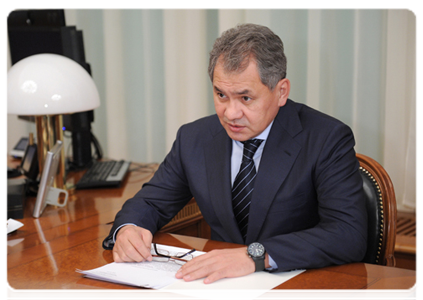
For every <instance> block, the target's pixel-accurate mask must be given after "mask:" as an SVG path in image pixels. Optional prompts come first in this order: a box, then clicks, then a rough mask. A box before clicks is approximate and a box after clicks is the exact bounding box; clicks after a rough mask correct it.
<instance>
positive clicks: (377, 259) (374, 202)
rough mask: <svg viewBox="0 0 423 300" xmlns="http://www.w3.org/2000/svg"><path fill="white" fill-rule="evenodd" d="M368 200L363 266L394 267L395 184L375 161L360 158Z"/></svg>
mask: <svg viewBox="0 0 423 300" xmlns="http://www.w3.org/2000/svg"><path fill="white" fill-rule="evenodd" d="M357 158H358V161H359V163H360V174H361V177H362V178H363V188H364V191H365V194H366V199H367V211H368V242H367V244H368V246H367V252H366V255H365V257H364V260H363V262H365V263H371V264H378V265H385V266H392V267H394V266H395V257H394V251H395V237H396V222H397V205H396V200H395V191H394V187H393V185H392V181H391V179H390V177H389V175H388V173H387V172H386V170H385V169H384V168H383V167H382V166H381V165H380V164H379V163H378V162H376V161H375V160H374V159H372V158H370V157H368V156H365V155H362V154H357Z"/></svg>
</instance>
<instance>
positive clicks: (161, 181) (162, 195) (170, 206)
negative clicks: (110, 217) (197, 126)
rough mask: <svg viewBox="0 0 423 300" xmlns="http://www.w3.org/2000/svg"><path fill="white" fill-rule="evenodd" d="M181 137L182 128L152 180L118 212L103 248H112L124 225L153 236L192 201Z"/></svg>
mask: <svg viewBox="0 0 423 300" xmlns="http://www.w3.org/2000/svg"><path fill="white" fill-rule="evenodd" d="M180 134H181V129H180V130H179V131H178V134H177V138H176V140H175V142H174V144H173V146H172V149H171V151H170V152H169V154H168V155H167V156H166V158H165V159H164V161H163V163H161V164H160V167H159V169H158V170H157V171H156V172H155V174H154V176H153V178H152V179H151V180H150V181H149V182H148V183H145V184H144V185H143V187H142V189H141V190H140V191H139V192H138V193H137V194H136V195H135V196H134V197H132V198H131V199H129V200H127V201H126V202H125V203H124V205H123V206H122V209H121V210H120V211H119V212H118V213H117V215H116V217H115V220H114V223H113V227H112V229H111V230H110V233H109V235H108V236H107V237H106V238H105V239H104V241H103V248H105V249H113V246H114V234H115V232H116V231H117V230H118V229H119V228H120V227H121V226H122V225H123V224H127V223H129V224H134V225H137V226H140V227H142V228H145V229H148V230H150V231H151V233H152V234H153V235H154V233H155V232H156V231H157V230H159V229H160V228H161V227H163V226H164V225H166V224H167V223H168V222H169V221H170V220H171V219H172V218H173V217H174V216H175V215H176V214H177V213H178V211H179V210H181V209H182V208H183V207H184V206H185V204H186V203H187V202H188V201H189V200H190V199H191V198H192V194H191V192H190V189H189V186H188V183H187V180H186V176H185V173H184V170H183V167H182V164H181V159H180V145H181V143H180Z"/></svg>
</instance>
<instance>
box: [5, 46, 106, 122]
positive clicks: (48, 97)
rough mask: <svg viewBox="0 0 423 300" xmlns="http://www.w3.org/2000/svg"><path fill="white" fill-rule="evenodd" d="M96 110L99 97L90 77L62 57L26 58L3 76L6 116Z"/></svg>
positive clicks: (81, 68) (36, 56)
mask: <svg viewBox="0 0 423 300" xmlns="http://www.w3.org/2000/svg"><path fill="white" fill-rule="evenodd" d="M99 106H100V97H99V94H98V91H97V88H96V86H95V83H94V81H93V79H92V78H91V76H90V74H89V73H88V72H87V71H86V70H85V69H84V68H83V67H82V66H80V65H79V64H78V63H77V62H75V61H74V60H72V59H70V58H67V57H65V56H62V55H58V54H36V55H33V56H29V57H26V58H24V59H22V60H20V61H19V62H17V63H16V64H14V65H13V66H12V67H11V68H10V70H9V72H8V73H7V112H8V113H9V114H16V115H57V114H66V113H74V112H82V111H88V110H92V109H94V108H96V107H99Z"/></svg>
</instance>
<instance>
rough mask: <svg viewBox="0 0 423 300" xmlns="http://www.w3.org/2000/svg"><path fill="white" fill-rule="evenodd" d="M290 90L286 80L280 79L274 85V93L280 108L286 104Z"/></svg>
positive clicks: (288, 82) (289, 84) (289, 83)
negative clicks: (276, 95)
mask: <svg viewBox="0 0 423 300" xmlns="http://www.w3.org/2000/svg"><path fill="white" fill-rule="evenodd" d="M290 90H291V82H290V81H289V79H288V78H284V79H281V80H280V81H279V82H278V84H277V85H276V92H277V93H278V105H279V107H282V106H284V105H285V104H286V101H287V100H288V97H289V92H290Z"/></svg>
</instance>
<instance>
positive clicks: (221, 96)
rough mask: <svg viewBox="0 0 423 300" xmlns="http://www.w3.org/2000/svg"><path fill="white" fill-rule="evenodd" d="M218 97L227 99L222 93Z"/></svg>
mask: <svg viewBox="0 0 423 300" xmlns="http://www.w3.org/2000/svg"><path fill="white" fill-rule="evenodd" d="M217 96H218V97H219V98H224V97H225V95H223V94H222V93H217Z"/></svg>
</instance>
